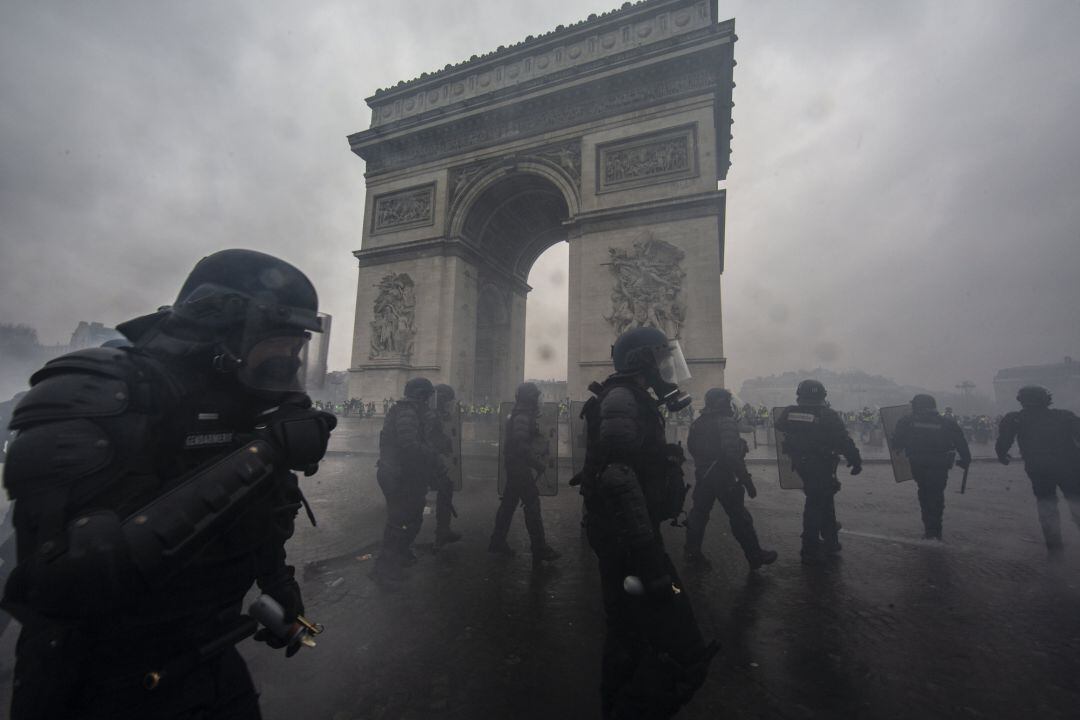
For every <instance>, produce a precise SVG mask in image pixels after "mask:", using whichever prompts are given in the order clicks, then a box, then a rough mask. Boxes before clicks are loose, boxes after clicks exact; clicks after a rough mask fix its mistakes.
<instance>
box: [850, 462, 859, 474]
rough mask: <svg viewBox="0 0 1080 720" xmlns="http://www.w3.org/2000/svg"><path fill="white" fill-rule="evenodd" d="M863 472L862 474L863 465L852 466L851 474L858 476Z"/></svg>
mask: <svg viewBox="0 0 1080 720" xmlns="http://www.w3.org/2000/svg"><path fill="white" fill-rule="evenodd" d="M861 472H862V463H856V464H854V465H852V466H851V474H852V475H858V474H859V473H861Z"/></svg>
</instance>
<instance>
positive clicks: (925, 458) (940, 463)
mask: <svg viewBox="0 0 1080 720" xmlns="http://www.w3.org/2000/svg"><path fill="white" fill-rule="evenodd" d="M909 459H910V461H911V466H912V467H913V468H914V467H917V468H925V469H927V470H948V469H950V468H951V467H952V466H953V465H955V464H956V452H955V451H953V450H949V451H947V452H935V453H914V454H912V455H910V456H909Z"/></svg>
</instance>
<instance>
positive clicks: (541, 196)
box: [461, 172, 570, 403]
mask: <svg viewBox="0 0 1080 720" xmlns="http://www.w3.org/2000/svg"><path fill="white" fill-rule="evenodd" d="M569 216H570V210H569V204H568V202H567V199H566V196H565V195H564V193H563V191H562V190H561V189H560V188H559V187H558V186H556V185H555V183H553V182H552V181H551V180H549V179H547V178H545V177H542V176H540V175H538V174H533V173H527V172H516V173H512V174H509V175H505V176H502V177H500V178H499V179H497V180H495V181H494V182H492V183H491V184H490V185H488V186H487V187H486V188H485V189H484V190H483V191H482V192H480V193H479V194H478V195H477V196H476V197H475V199H474V200H473V201H472V203H471V204H470V206H469V207H468V210H467V213H466V214H465V216H464V221H463V223H462V225H461V235H462V236H463V238H464V239H465V241H466V242H468V243H469V244H471V245H473V246H474V247H476V248H477V249H478V250H479V251H480V252H481V253H482V254H483V256H484V257H485V258H487V260H488V262H487V263H486V264H485V265H484V266H481V267H480V268H479V272H478V278H477V280H478V283H479V287H478V291H477V302H476V343H475V354H474V373H473V400H474V401H475V402H488V403H495V402H498V401H499V400H500V399H505V398H508V397H513V395H512V393H513V391H514V388H515V387H516V385H517V384H518V383H519V382H521V381H522V379H523V378H524V372H525V338H526V333H525V317H526V298H527V295H528V292H529V290H531V288H530V287H529V285H528V284H527V282H526V281H527V279H528V277H529V272H530V270H531V269H532V267H533V264H534V263H535V262H536V260H537V258H539V257H540V255H541V254H543V253H544V251H545V250H547V249H548V248H550V247H551V246H552V245H555V244H556V243H559V242H561V241H564V240H566V237H567V230H566V226H565V224H564V223H565V221H566V220H567V219H568V218H569Z"/></svg>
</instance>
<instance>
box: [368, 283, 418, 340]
mask: <svg viewBox="0 0 1080 720" xmlns="http://www.w3.org/2000/svg"><path fill="white" fill-rule="evenodd" d="M377 287H378V288H379V294H378V295H377V296H376V298H375V309H374V319H373V320H372V321H371V352H370V354H369V355H368V358H369V359H371V360H378V359H380V358H386V357H395V358H396V357H400V358H408V357H409V356H410V355H412V350H413V338H414V337H415V336H416V329H415V328H414V327H413V322H414V320H415V318H416V291H415V288H414V285H413V281H412V278H411V277H409V276H408V274H407V273H390V274H389V275H384V276H383V278H382V280H380V281H379V284H378V286H377Z"/></svg>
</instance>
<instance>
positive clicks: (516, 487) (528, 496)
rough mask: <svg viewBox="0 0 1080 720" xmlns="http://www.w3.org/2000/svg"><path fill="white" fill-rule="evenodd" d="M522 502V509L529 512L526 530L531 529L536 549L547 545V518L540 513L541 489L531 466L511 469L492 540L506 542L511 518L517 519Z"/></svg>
mask: <svg viewBox="0 0 1080 720" xmlns="http://www.w3.org/2000/svg"><path fill="white" fill-rule="evenodd" d="M518 503H521V511H522V514H524V515H525V529H526V530H528V531H529V540H530V543H531V545H532V549H533V550H539V549H540V548H543V547H545V546H546V544H547V543H546V540H545V538H544V520H543V518H542V517H541V516H540V490H539V489H538V488H537V487H536V479H535V478H534V477H533V473H532V470H530V469H529V468H527V467H520V468H508V469H507V472H506V487H505V488H503V496H502V501H501V502H500V503H499V509H498V510H496V511H495V530H494V531H493V532H492V533H491V541H492V542H493V543H504V542H506V535H507V533H509V532H510V521H511V520H513V519H514V511H515V510H517V506H518Z"/></svg>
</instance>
